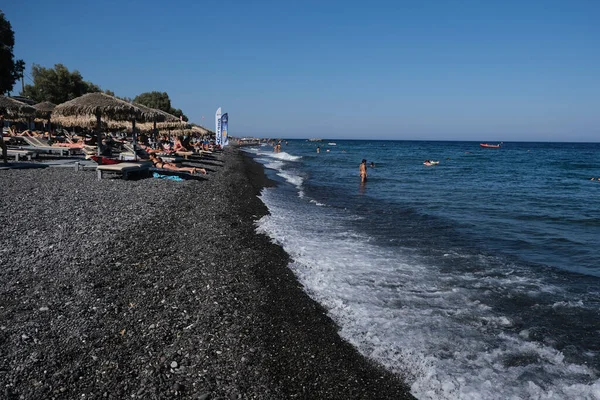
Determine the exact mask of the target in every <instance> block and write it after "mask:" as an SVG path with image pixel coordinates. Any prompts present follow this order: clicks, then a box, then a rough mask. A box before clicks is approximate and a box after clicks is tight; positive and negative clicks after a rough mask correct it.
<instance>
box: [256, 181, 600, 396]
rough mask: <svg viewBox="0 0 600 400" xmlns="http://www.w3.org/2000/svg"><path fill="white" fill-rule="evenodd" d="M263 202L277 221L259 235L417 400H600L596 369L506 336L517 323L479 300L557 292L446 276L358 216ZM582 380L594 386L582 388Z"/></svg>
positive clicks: (514, 281) (275, 199) (266, 194)
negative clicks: (493, 293) (370, 230)
mask: <svg viewBox="0 0 600 400" xmlns="http://www.w3.org/2000/svg"><path fill="white" fill-rule="evenodd" d="M261 199H262V200H263V202H264V203H265V204H266V205H267V206H268V208H269V210H270V215H267V216H265V217H263V218H262V219H261V220H260V221H258V223H257V230H258V231H259V232H263V233H266V234H267V235H269V236H270V237H271V238H272V239H273V240H275V241H276V242H277V243H279V244H281V245H282V246H283V248H284V249H285V250H286V252H287V253H288V254H289V255H290V256H291V259H292V260H293V261H292V262H291V263H290V268H291V269H292V270H293V271H294V273H295V274H296V275H297V277H298V279H299V280H300V281H301V283H302V284H303V285H304V287H305V288H306V291H307V292H308V293H309V294H310V295H311V296H312V297H313V298H314V299H315V300H317V301H319V302H320V303H321V304H323V305H324V306H325V307H326V308H327V309H328V311H329V315H330V316H331V317H332V318H333V319H334V320H335V321H336V322H337V323H338V324H339V326H340V334H341V335H342V337H344V338H345V339H346V340H348V341H349V342H350V343H351V344H353V345H354V346H355V347H356V348H358V349H359V351H360V352H361V353H362V354H364V355H366V356H367V357H370V358H372V359H374V360H376V361H378V362H379V363H381V364H382V365H384V366H385V367H387V368H388V369H390V370H392V371H394V372H396V373H399V374H401V375H402V376H404V377H406V378H407V379H408V380H409V383H410V384H411V391H412V393H413V394H414V395H415V396H416V397H417V398H419V399H525V398H539V399H564V398H582V399H597V398H600V397H598V396H599V394H600V381H599V380H598V379H597V377H596V376H595V372H594V371H593V370H591V369H589V368H588V367H587V366H585V365H576V364H571V363H569V362H567V361H566V360H565V358H564V357H563V355H562V353H560V352H559V351H557V350H555V349H553V348H551V347H548V346H545V345H541V344H539V343H537V342H533V341H530V340H529V332H528V331H525V330H523V331H521V332H520V333H518V334H508V333H505V332H507V331H508V330H507V328H511V327H512V326H513V324H514V322H513V321H512V320H511V319H510V318H509V317H508V316H504V315H498V314H496V313H494V311H493V309H492V308H491V307H490V306H489V305H487V304H484V303H482V301H480V300H477V299H475V296H473V294H474V293H482V292H486V291H488V290H489V289H488V288H490V287H495V288H502V287H514V286H522V287H523V288H531V291H532V292H535V290H534V288H536V289H539V290H547V291H549V292H551V291H552V290H554V289H552V288H544V287H539V286H536V285H537V283H536V282H530V281H528V279H527V278H523V277H519V276H516V274H497V275H482V274H478V273H472V274H467V273H465V274H461V275H460V276H448V275H443V274H442V273H441V272H439V270H437V269H435V268H432V267H431V266H427V265H426V264H425V263H422V262H419V261H418V259H416V258H414V257H411V258H408V257H405V256H404V255H403V254H402V253H401V252H399V251H397V250H396V249H386V248H382V247H379V246H377V245H375V244H373V243H372V242H371V241H369V237H367V236H365V235H363V234H360V233H358V232H356V231H355V230H353V229H352V228H351V224H350V223H349V222H350V221H351V220H353V219H356V217H355V216H352V215H347V214H345V212H344V211H343V210H338V209H332V208H329V207H314V205H312V203H310V202H309V201H305V200H302V199H299V198H296V199H290V198H289V197H284V196H283V194H280V193H279V192H276V191H275V190H274V189H265V190H263V193H262V194H261ZM315 221H318V223H315ZM453 256H454V255H453ZM457 259H458V257H457ZM485 261H486V260H485V259H483V260H482V262H485ZM560 306H562V305H560ZM584 379H587V380H589V381H592V382H593V383H592V384H591V385H585V384H581V383H579V382H582V381H583V380H584Z"/></svg>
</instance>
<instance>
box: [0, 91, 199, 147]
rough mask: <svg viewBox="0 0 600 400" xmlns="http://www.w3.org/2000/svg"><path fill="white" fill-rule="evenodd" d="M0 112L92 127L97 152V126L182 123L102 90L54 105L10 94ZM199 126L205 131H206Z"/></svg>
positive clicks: (131, 128)
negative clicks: (34, 102)
mask: <svg viewBox="0 0 600 400" xmlns="http://www.w3.org/2000/svg"><path fill="white" fill-rule="evenodd" d="M0 114H3V115H4V116H5V118H6V119H13V120H24V119H27V118H32V117H37V118H39V119H41V120H43V121H44V122H45V121H48V123H50V120H52V122H54V123H57V124H60V125H62V126H79V127H89V128H91V127H95V128H96V134H97V135H98V154H100V145H101V138H100V135H101V127H102V123H103V122H104V124H105V126H108V127H109V128H114V129H124V130H127V131H131V132H132V133H133V139H134V140H135V132H136V123H137V124H138V125H137V129H139V130H144V131H150V130H153V131H154V132H157V131H158V129H170V128H181V127H182V126H183V125H184V123H183V122H181V121H180V119H179V118H177V117H175V116H174V115H171V114H169V113H166V112H164V111H162V110H157V109H153V108H149V107H146V106H144V105H141V104H135V103H128V102H126V101H123V100H121V99H118V98H116V97H113V96H110V95H108V94H105V93H99V92H98V93H88V94H84V95H83V96H80V97H77V98H75V99H73V100H69V101H67V102H65V103H62V104H59V105H55V104H53V103H51V102H49V101H45V102H42V103H38V104H36V105H34V106H30V105H28V104H25V103H23V102H20V101H18V100H15V99H13V98H10V97H6V96H0ZM194 128H196V129H200V130H203V131H204V132H200V133H203V134H204V133H207V132H208V131H206V130H204V129H202V128H197V127H192V129H194Z"/></svg>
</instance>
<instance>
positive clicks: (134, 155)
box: [131, 118, 137, 161]
mask: <svg viewBox="0 0 600 400" xmlns="http://www.w3.org/2000/svg"><path fill="white" fill-rule="evenodd" d="M131 142H132V143H133V160H134V161H137V149H136V146H135V142H136V137H135V118H133V119H132V120H131Z"/></svg>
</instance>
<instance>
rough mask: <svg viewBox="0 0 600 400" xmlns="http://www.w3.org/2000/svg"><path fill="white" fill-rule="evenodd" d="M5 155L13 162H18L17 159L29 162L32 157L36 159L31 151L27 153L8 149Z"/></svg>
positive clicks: (35, 154)
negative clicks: (12, 159)
mask: <svg viewBox="0 0 600 400" xmlns="http://www.w3.org/2000/svg"><path fill="white" fill-rule="evenodd" d="M6 154H7V155H8V156H9V157H14V158H15V161H19V159H21V158H26V159H27V160H28V161H31V158H32V156H36V157H37V153H35V152H33V151H27V150H12V149H8V150H7V152H6Z"/></svg>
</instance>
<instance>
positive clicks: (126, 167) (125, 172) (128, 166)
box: [96, 162, 152, 180]
mask: <svg viewBox="0 0 600 400" xmlns="http://www.w3.org/2000/svg"><path fill="white" fill-rule="evenodd" d="M151 166H152V163H149V162H143V163H129V162H124V163H119V164H109V165H98V167H96V173H97V175H98V180H102V175H103V173H106V172H112V173H116V174H120V175H122V176H123V179H127V178H129V175H131V174H147V173H148V172H149V171H150V167H151Z"/></svg>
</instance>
